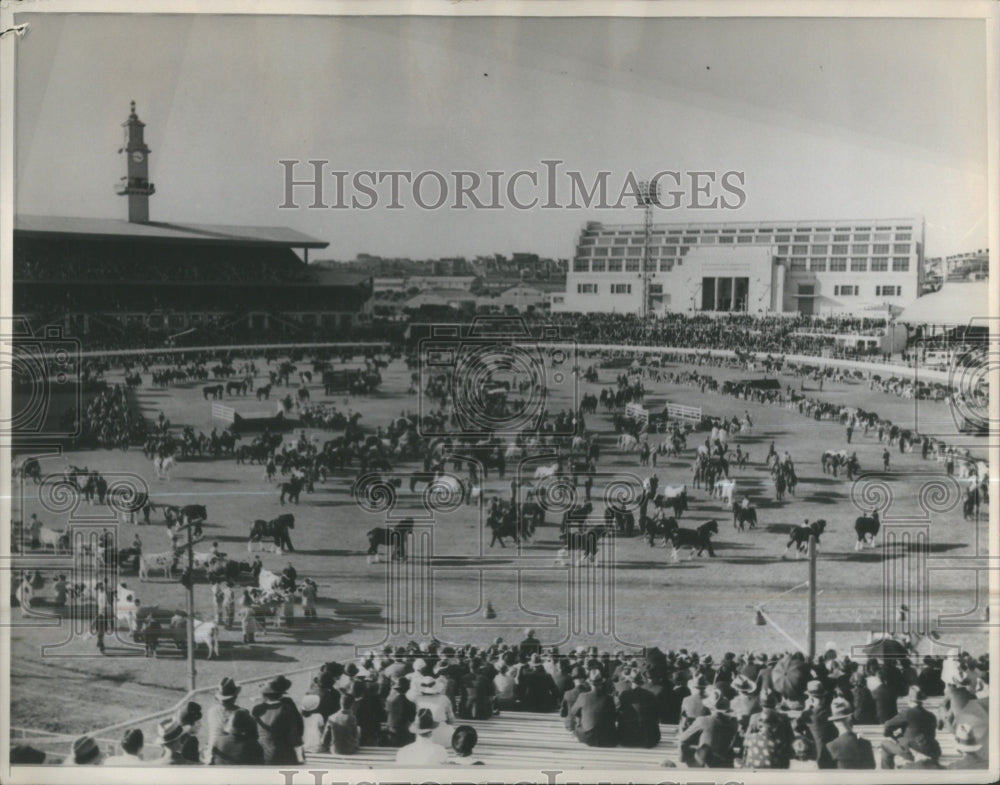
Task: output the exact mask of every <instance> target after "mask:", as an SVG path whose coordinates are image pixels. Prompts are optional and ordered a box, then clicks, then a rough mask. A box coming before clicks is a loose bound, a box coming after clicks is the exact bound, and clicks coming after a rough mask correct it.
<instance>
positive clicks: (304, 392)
mask: <svg viewBox="0 0 1000 785" xmlns="http://www.w3.org/2000/svg"><path fill="white" fill-rule="evenodd" d="M297 395H298V399H299V403H302V402H303V401H308V400H309V388H308V387H299V391H298V393H297Z"/></svg>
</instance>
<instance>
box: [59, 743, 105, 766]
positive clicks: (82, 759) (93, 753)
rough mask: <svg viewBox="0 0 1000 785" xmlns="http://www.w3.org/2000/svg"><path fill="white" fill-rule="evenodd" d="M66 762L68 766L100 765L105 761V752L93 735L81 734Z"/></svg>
mask: <svg viewBox="0 0 1000 785" xmlns="http://www.w3.org/2000/svg"><path fill="white" fill-rule="evenodd" d="M65 762H66V765H68V766H100V765H101V764H102V763H104V753H103V752H101V748H100V747H99V746H98V745H97V742H96V741H94V738H93V737H92V736H80V737H79V738H78V739H75V740H74V741H73V748H72V751H71V753H70V755H69V756H68V757H67V758H66V761H65Z"/></svg>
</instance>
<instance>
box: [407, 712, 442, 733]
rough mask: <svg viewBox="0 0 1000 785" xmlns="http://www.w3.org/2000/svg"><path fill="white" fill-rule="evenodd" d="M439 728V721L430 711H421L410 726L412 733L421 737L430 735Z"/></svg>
mask: <svg viewBox="0 0 1000 785" xmlns="http://www.w3.org/2000/svg"><path fill="white" fill-rule="evenodd" d="M437 726H438V722H437V720H435V719H434V714H433V713H432V712H431V710H430V709H420V710H419V711H418V712H417V718H416V719H415V720H414V721H413V723H412V724H411V725H410V733H416V734H419V735H421V736H425V735H427V734H429V733H430V732H431V731H432V730H434V729H435V728H436V727H437Z"/></svg>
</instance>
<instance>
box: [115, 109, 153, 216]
mask: <svg viewBox="0 0 1000 785" xmlns="http://www.w3.org/2000/svg"><path fill="white" fill-rule="evenodd" d="M129 108H130V110H131V111H130V113H129V116H128V119H127V120H126V121H125V122H124V123H122V127H123V128H124V129H125V146H124V147H122V148H121V150H119V152H121V153H125V156H126V161H125V165H126V173H125V177H123V178H122V180H121V184H120V185H119V186H118V195H119V196H127V197H128V220H129V222H131V223H149V197H150V196H152V195H153V194H154V193H156V187H155V186H154V185H153V184H152V183H151V182H149V152H150V151H149V147H147V146H146V142H145V140H144V139H143V129H144V128H145V127H146V124H145V123H143V122H142V121H141V120H140V119H139V116H138V115H137V114H136V113H135V101H134V100H133V101H130V102H129Z"/></svg>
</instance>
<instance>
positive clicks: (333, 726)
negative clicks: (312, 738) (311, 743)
mask: <svg viewBox="0 0 1000 785" xmlns="http://www.w3.org/2000/svg"><path fill="white" fill-rule="evenodd" d="M360 738H361V731H360V730H359V729H358V721H357V719H356V718H355V716H354V696H353V695H350V694H348V695H344V696H343V697H341V699H340V708H339V709H338V710H337V711H336V712H335V713H334V714H332V715H331V716H330V719H328V720H327V721H326V727H325V728H324V730H323V736H322V739H321V741H320V751H322V752H330V750H331V747H332V749H333V752H334V753H336V754H337V755H354V754H355V753H356V752H357V751H358V747H359V746H360V745H359V740H360Z"/></svg>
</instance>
